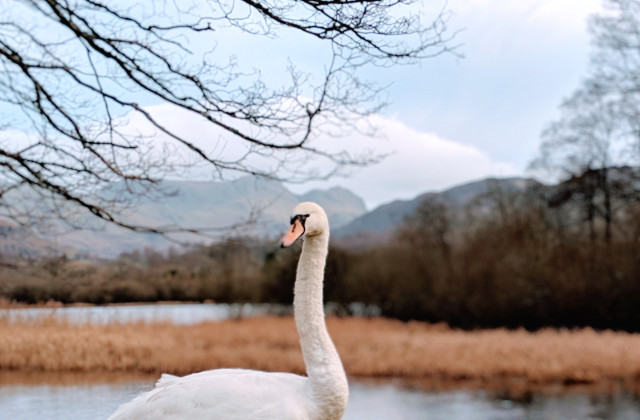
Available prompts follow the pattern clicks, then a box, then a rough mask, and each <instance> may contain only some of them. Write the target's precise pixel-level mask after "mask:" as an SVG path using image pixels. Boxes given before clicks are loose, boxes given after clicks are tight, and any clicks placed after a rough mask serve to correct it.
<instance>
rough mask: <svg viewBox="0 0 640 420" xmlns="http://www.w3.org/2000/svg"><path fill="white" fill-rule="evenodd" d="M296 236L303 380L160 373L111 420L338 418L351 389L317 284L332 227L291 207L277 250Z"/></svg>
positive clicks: (321, 215)
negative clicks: (299, 248) (300, 241)
mask: <svg viewBox="0 0 640 420" xmlns="http://www.w3.org/2000/svg"><path fill="white" fill-rule="evenodd" d="M300 237H304V243H303V245H302V253H301V254H300V260H299V262H298V271H297V274H296V282H295V286H294V293H295V297H294V300H293V305H294V317H295V322H296V328H297V330H298V334H299V335H300V346H301V348H302V354H303V356H304V362H305V365H306V368H307V377H304V376H299V375H294V374H290V373H269V372H260V371H254V370H244V369H218V370H209V371H205V372H199V373H194V374H192V375H188V376H185V377H177V376H172V375H167V374H164V375H162V377H161V378H160V380H159V381H158V383H157V384H156V387H155V388H154V389H153V390H151V391H149V392H146V393H144V394H141V395H139V396H137V397H136V398H135V399H133V400H132V401H131V402H129V403H126V404H124V405H122V406H121V407H120V408H119V409H118V410H117V411H116V412H115V413H114V414H113V415H112V416H111V417H110V418H109V419H110V420H124V419H127V420H133V419H136V420H145V419H154V420H158V419H161V420H167V419H190V420H204V419H219V420H234V419H243V420H250V419H256V420H257V419H260V420H267V419H278V420H289V419H291V420H294V419H295V420H302V419H304V420H333V419H340V418H341V417H342V414H343V412H344V409H345V407H346V404H347V399H348V395H349V390H348V385H347V378H346V375H345V372H344V369H343V367H342V362H341V361H340V357H339V356H338V352H337V351H336V348H335V346H334V345H333V342H332V341H331V338H330V337H329V333H328V332H327V327H326V324H325V319H324V310H323V304H322V284H323V277H324V267H325V262H326V257H327V250H328V244H329V223H328V221H327V216H326V214H325V212H324V210H323V209H322V208H321V207H320V206H318V205H317V204H315V203H310V202H306V203H301V204H299V205H297V206H296V208H295V209H294V211H293V216H292V218H291V227H290V229H289V231H288V232H287V234H286V235H285V236H284V238H283V239H282V246H283V247H284V246H290V245H291V244H293V243H294V242H295V241H296V240H297V239H298V238H300Z"/></svg>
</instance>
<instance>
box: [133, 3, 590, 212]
mask: <svg viewBox="0 0 640 420" xmlns="http://www.w3.org/2000/svg"><path fill="white" fill-rule="evenodd" d="M445 2H446V3H447V5H448V9H449V10H450V11H451V12H452V13H453V16H452V18H451V19H450V22H449V26H450V27H451V30H453V31H455V30H459V31H460V32H459V33H458V35H457V37H456V39H455V41H454V43H456V44H459V45H460V46H459V49H458V51H459V52H460V53H461V54H462V55H464V58H461V57H458V56H456V55H453V54H445V55H441V56H438V57H435V58H432V59H428V60H425V61H422V62H421V63H419V64H417V65H413V66H398V67H392V68H385V69H379V68H376V69H373V70H370V71H369V73H367V74H365V77H370V78H372V79H374V80H375V81H377V82H378V83H379V84H380V85H389V86H390V87H389V90H388V95H389V102H390V105H389V106H388V107H387V108H386V109H385V110H384V112H383V113H382V114H381V115H377V116H375V117H374V118H373V122H374V123H375V124H376V125H377V126H378V128H379V132H380V136H378V137H377V138H374V139H372V138H366V137H363V136H362V135H359V134H357V133H354V134H352V135H351V134H350V135H349V136H348V137H347V138H346V139H347V142H348V144H349V145H350V147H353V148H354V149H355V150H358V149H362V148H368V149H374V150H376V151H378V152H381V153H388V154H389V157H387V158H386V159H385V160H384V161H382V162H381V163H379V164H377V165H373V166H369V167H365V168H362V169H357V170H356V169H354V170H352V171H351V172H350V173H349V175H348V176H347V177H344V178H333V179H330V180H328V181H324V182H315V183H307V184H292V185H289V187H290V189H292V190H293V191H295V192H305V191H307V190H310V189H312V188H329V187H332V186H336V185H339V186H343V187H347V188H349V189H351V190H352V191H354V192H355V193H356V194H358V195H360V196H361V197H362V198H363V199H364V200H365V203H366V205H367V207H368V208H370V209H372V208H374V207H376V206H378V205H380V204H383V203H386V202H390V201H393V200H396V199H410V198H413V197H415V196H417V195H419V194H421V193H423V192H427V191H437V190H442V189H445V188H448V187H451V186H454V185H456V184H461V183H464V182H469V181H474V180H478V179H481V178H484V177H487V176H514V175H516V176H526V175H528V174H527V173H526V168H527V165H528V163H529V162H530V161H531V160H532V159H533V158H534V156H535V153H536V151H537V149H538V144H539V142H540V140H539V137H540V132H541V131H542V129H543V128H544V127H545V125H546V124H548V123H549V122H550V121H551V120H553V119H554V118H555V117H556V116H557V115H558V105H559V104H560V103H561V101H562V99H563V98H564V97H566V96H568V95H570V94H571V92H572V91H573V90H574V89H575V88H576V87H577V86H578V85H579V83H580V80H581V78H582V77H584V75H585V74H586V70H587V63H588V55H589V35H588V32H587V17H588V16H589V15H591V14H593V13H594V12H597V11H599V10H600V8H601V0H517V1H515V0H514V1H507V0H423V1H422V3H418V5H422V6H421V7H427V6H433V5H435V10H439V7H440V5H442V4H444V3H445ZM226 29H228V28H226ZM228 33H229V31H228V30H221V31H213V32H212V34H211V36H212V38H211V40H212V42H213V44H214V45H213V47H214V49H215V52H216V53H217V54H219V56H220V57H229V56H233V55H236V54H238V55H240V56H241V57H245V58H248V61H247V62H245V64H247V63H248V65H249V68H251V66H254V68H258V69H259V71H260V72H261V73H262V72H263V71H264V72H265V74H267V73H268V70H271V74H276V76H277V75H278V74H282V73H286V71H284V72H283V71H282V70H283V68H277V67H274V66H276V65H282V64H283V63H287V59H288V58H289V56H292V57H294V58H293V59H292V61H293V60H294V59H295V65H296V66H297V68H298V69H300V70H303V71H305V70H309V71H313V70H315V71H318V68H320V69H322V68H323V67H321V66H326V60H324V61H323V60H322V57H321V54H322V53H321V52H320V53H319V52H318V51H320V50H319V49H318V48H315V47H316V46H315V45H311V44H309V43H307V41H305V39H304V37H292V36H290V37H287V36H284V37H282V38H283V39H280V40H279V41H280V44H279V45H280V47H279V50H278V51H276V50H273V49H271V48H266V47H265V45H267V44H264V45H262V46H261V45H260V42H261V41H260V40H259V39H258V38H256V37H255V36H252V35H246V34H245V35H244V36H242V34H240V35H238V33H235V34H231V35H228ZM316 42H317V41H316ZM189 47H190V49H192V50H194V51H195V52H204V51H208V50H209V49H211V45H208V44H206V43H203V44H196V45H190V46H189ZM199 49H202V51H199ZM319 56H320V57H319ZM270 67H271V69H270ZM284 70H286V66H285V68H284ZM320 72H321V73H322V70H320ZM267 82H268V80H267ZM139 103H140V104H141V105H142V106H144V107H145V108H147V109H148V110H151V109H152V108H153V109H154V112H155V113H156V114H155V115H157V116H158V118H159V121H163V123H166V124H168V125H169V126H171V127H172V128H174V129H175V130H176V131H178V132H182V131H184V132H186V133H188V134H189V135H188V136H187V137H189V138H195V140H194V142H198V141H202V142H204V143H203V144H213V145H214V146H210V147H218V146H219V150H220V152H221V153H222V152H225V153H228V152H230V151H232V150H231V149H232V147H231V146H229V148H227V149H225V146H227V144H225V143H224V142H222V143H219V142H218V141H217V140H218V139H219V138H221V137H222V135H221V134H220V133H215V132H212V130H211V127H210V125H209V126H203V125H201V123H202V122H198V121H196V120H194V118H193V117H189V116H186V117H185V116H182V115H181V114H180V113H179V112H176V110H175V109H171V107H169V106H168V105H167V104H163V103H159V102H158V100H157V98H156V100H153V99H145V98H140V101H139ZM129 123H130V124H132V127H134V128H135V126H136V120H135V118H131V119H129ZM143 125H144V124H143V123H141V124H138V128H137V129H138V130H139V131H142V132H144V130H143V129H142V128H140V127H143ZM318 140H319V141H325V142H326V143H327V144H331V142H332V141H334V142H335V141H336V140H335V139H328V138H326V139H323V138H322V137H321V138H319V139H318ZM154 141H157V142H159V143H160V142H161V139H158V140H156V139H155V138H154ZM230 143H231V141H229V144H230ZM217 152H218V150H217V149H214V153H217ZM236 152H237V151H236ZM227 157H228V156H227ZM209 171H210V169H209ZM209 179H210V174H209Z"/></svg>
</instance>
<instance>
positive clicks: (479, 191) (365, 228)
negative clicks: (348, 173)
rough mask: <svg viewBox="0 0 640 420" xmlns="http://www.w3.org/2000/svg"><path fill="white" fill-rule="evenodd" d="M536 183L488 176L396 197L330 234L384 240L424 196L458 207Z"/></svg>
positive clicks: (529, 180) (528, 180)
mask: <svg viewBox="0 0 640 420" xmlns="http://www.w3.org/2000/svg"><path fill="white" fill-rule="evenodd" d="M536 183H537V182H536V181H534V180H533V179H530V178H503V179H497V178H488V179H483V180H480V181H475V182H470V183H467V184H462V185H459V186H456V187H453V188H449V189H447V190H445V191H442V192H428V193H424V194H421V195H419V196H417V197H416V198H414V199H412V200H397V201H393V202H391V203H389V204H384V205H382V206H380V207H378V208H376V209H374V210H372V211H370V212H368V213H365V214H363V215H362V216H360V217H358V218H355V219H354V220H353V221H352V222H350V223H348V224H346V225H345V226H343V227H341V228H338V229H337V230H336V231H335V234H334V237H336V238H345V237H349V236H351V237H355V236H360V237H367V238H369V239H370V240H373V241H377V240H384V239H385V238H387V237H388V234H389V233H390V232H392V231H393V230H394V228H395V227H396V226H397V225H398V224H400V223H402V222H403V220H404V219H405V218H406V217H407V216H409V215H410V214H412V213H414V212H415V211H416V210H417V209H418V206H419V205H420V203H421V202H423V201H424V200H425V199H433V200H437V201H441V202H443V203H444V204H446V205H448V206H451V207H452V208H454V209H455V208H462V207H464V206H465V205H467V204H469V203H470V202H471V201H473V200H474V199H476V198H478V197H481V196H483V195H485V194H487V193H488V192H490V191H495V190H500V191H504V192H506V193H509V192H518V191H524V190H525V189H526V188H528V187H529V186H532V185H534V184H536Z"/></svg>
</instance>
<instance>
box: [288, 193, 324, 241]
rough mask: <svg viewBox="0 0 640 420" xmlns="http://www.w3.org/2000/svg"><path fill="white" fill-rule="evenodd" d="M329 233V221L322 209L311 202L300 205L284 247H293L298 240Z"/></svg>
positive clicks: (292, 219)
mask: <svg viewBox="0 0 640 420" xmlns="http://www.w3.org/2000/svg"><path fill="white" fill-rule="evenodd" d="M323 233H325V234H328V233H329V221H328V219H327V214H326V213H325V212H324V210H323V209H322V207H320V206H319V205H317V204H316V203H312V202H310V201H307V202H304V203H300V204H298V205H297V206H296V207H295V208H294V209H293V213H292V214H291V226H290V227H289V230H288V231H287V233H286V235H284V238H282V246H283V247H287V246H291V245H292V244H293V243H294V242H295V241H296V240H297V239H298V238H302V237H312V236H317V235H321V234H323Z"/></svg>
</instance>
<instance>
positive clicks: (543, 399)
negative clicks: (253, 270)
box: [0, 304, 640, 420]
mask: <svg viewBox="0 0 640 420" xmlns="http://www.w3.org/2000/svg"><path fill="white" fill-rule="evenodd" d="M283 311H284V312H286V311H287V308H286V307H273V306H268V305H253V306H250V305H215V304H208V305H201V304H192V305H190V304H181V305H169V304H167V305H132V306H105V307H69V308H28V309H11V310H0V317H3V318H5V319H9V320H19V319H36V318H60V319H66V320H69V321H71V322H93V323H107V322H114V321H115V322H137V321H147V322H148V321H169V322H174V323H177V324H193V323H199V322H203V321H211V320H221V319H225V318H229V317H238V316H257V315H263V314H267V313H279V312H283ZM154 382H155V378H149V377H147V378H144V379H140V378H139V377H138V378H125V377H122V376H116V377H109V378H101V377H99V378H96V377H93V376H91V375H88V374H84V375H83V374H77V375H75V376H74V375H72V376H71V377H69V376H68V375H67V376H66V377H64V378H63V377H61V376H59V375H51V376H49V377H46V378H43V377H40V378H35V379H34V378H33V377H29V376H21V374H19V373H10V372H1V371H0V419H11V420H27V419H28V420H32V419H41V420H70V419H80V420H81V419H104V418H107V417H108V416H109V415H110V414H111V413H112V412H113V411H115V409H116V408H117V407H118V406H119V405H120V404H122V403H124V402H126V401H129V400H130V399H132V398H133V397H134V396H135V395H137V394H138V393H140V392H143V391H146V390H148V389H150V388H152V387H153V383H154ZM637 392H638V390H637V389H636V392H629V391H625V390H623V389H622V388H621V387H619V386H616V385H612V386H609V387H607V388H606V389H600V390H595V391H594V390H580V389H576V388H567V389H556V390H554V391H553V392H534V393H529V392H526V393H524V394H523V395H520V396H519V397H517V398H515V397H511V396H510V395H511V394H510V393H509V392H501V391H491V392H488V391H482V390H453V391H424V390H421V389H419V388H417V387H409V386H403V385H402V384H399V383H392V382H375V383H374V382H363V381H358V380H353V379H352V380H350V401H349V406H348V408H347V412H346V414H345V416H344V419H345V420H365V419H366V420H377V419H380V420H382V419H403V420H417V419H432V420H440V419H442V420H445V419H446V420H457V419H465V420H466V419H473V420H489V419H491V420H498V419H530V420H534V419H535V420H537V419H545V420H546V419H549V420H555V419H563V420H572V419H602V420H605V419H607V420H609V419H616V420H640V399H639V398H638V394H637Z"/></svg>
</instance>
